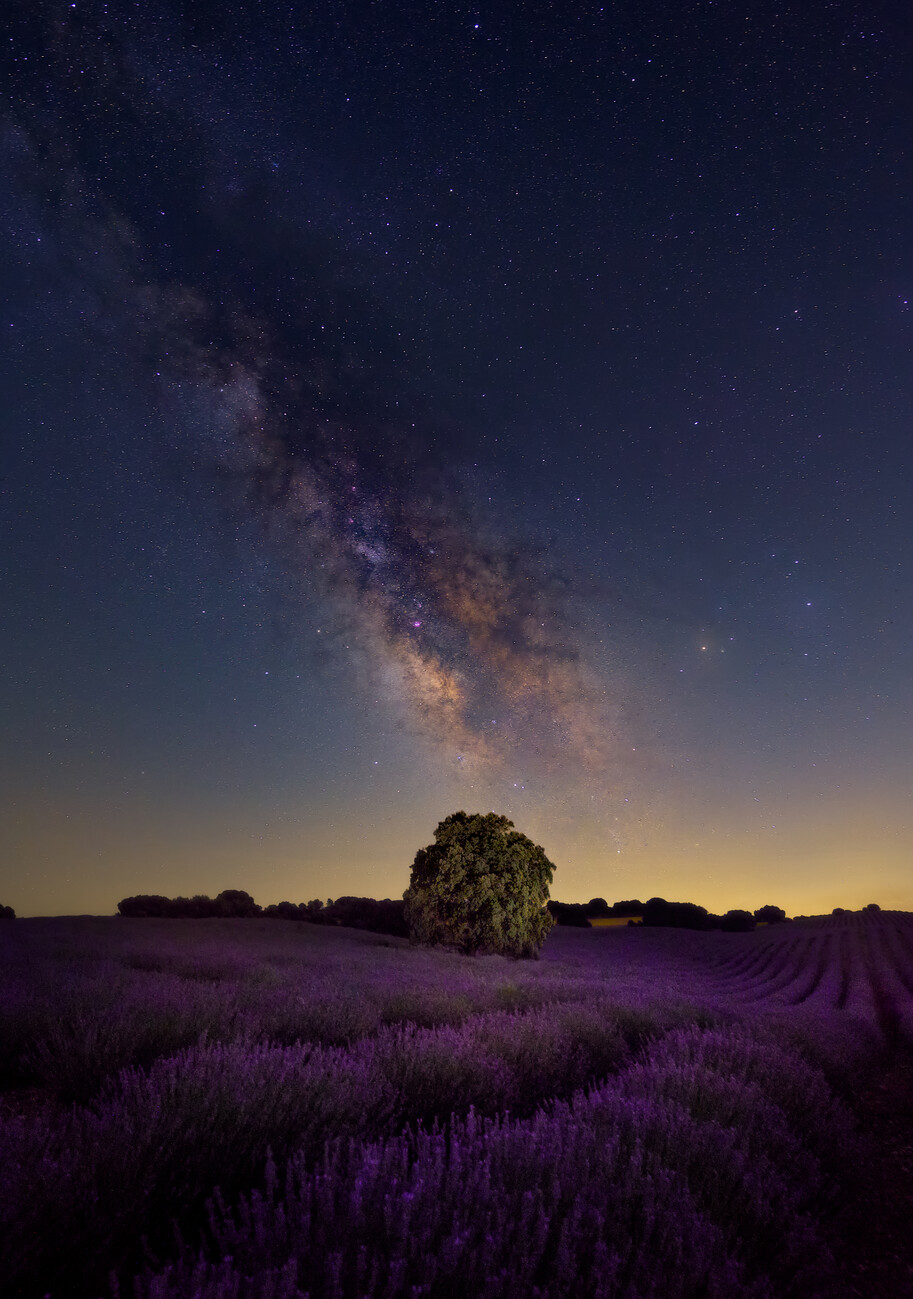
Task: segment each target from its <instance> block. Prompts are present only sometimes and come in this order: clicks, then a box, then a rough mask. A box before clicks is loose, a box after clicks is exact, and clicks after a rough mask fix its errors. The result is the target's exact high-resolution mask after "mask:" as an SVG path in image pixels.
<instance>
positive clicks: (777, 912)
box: [753, 904, 786, 925]
mask: <svg viewBox="0 0 913 1299" xmlns="http://www.w3.org/2000/svg"><path fill="white" fill-rule="evenodd" d="M753 915H754V918H755V923H756V924H759V925H760V924H767V925H782V924H783V922H784V921H785V920H786V912H785V911H784V910H783V908H782V907H774V906H771V905H770V904H768V905H767V906H766V907H758V909H757V911H755V912H753Z"/></svg>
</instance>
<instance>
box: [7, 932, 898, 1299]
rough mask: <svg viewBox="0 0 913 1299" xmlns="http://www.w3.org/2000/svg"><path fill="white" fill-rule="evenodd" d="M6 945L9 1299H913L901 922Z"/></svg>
mask: <svg viewBox="0 0 913 1299" xmlns="http://www.w3.org/2000/svg"><path fill="white" fill-rule="evenodd" d="M0 944H2V949H0V950H2V990H0V1088H2V1093H0V1238H2V1240H3V1241H4V1253H5V1255H6V1259H7V1264H6V1271H5V1282H6V1287H7V1289H6V1293H9V1294H11V1295H15V1296H22V1297H23V1299H33V1297H38V1296H43V1295H48V1294H50V1295H51V1296H53V1299H58V1297H59V1299H101V1297H102V1296H110V1295H111V1294H112V1293H115V1294H117V1293H119V1294H120V1295H122V1296H123V1297H124V1299H127V1296H134V1295H135V1296H136V1297H137V1299H191V1297H197V1296H198V1297H199V1299H216V1297H217V1296H218V1297H219V1299H222V1297H223V1296H225V1297H228V1296H238V1297H239V1299H268V1297H272V1299H295V1297H297V1296H303V1295H308V1296H310V1299H330V1297H331V1296H332V1297H334V1299H336V1297H339V1299H360V1297H361V1296H375V1295H376V1296H388V1297H389V1299H398V1297H399V1296H419V1295H422V1296H424V1295H428V1296H435V1297H440V1299H444V1297H445V1296H457V1295H461V1296H462V1295H465V1296H473V1297H476V1296H479V1297H481V1296H492V1297H494V1296H504V1297H505V1299H506V1297H507V1296H519V1295H530V1296H534V1295H536V1296H543V1297H545V1296H549V1297H550V1299H551V1297H552V1296H554V1297H556V1299H557V1297H558V1296H562V1297H564V1296H566V1297H567V1299H571V1296H606V1297H608V1296H619V1297H621V1296H624V1297H625V1299H627V1297H628V1296H631V1297H632V1299H634V1297H637V1299H640V1297H641V1296H643V1297H646V1296H656V1297H657V1299H659V1296H663V1299H679V1297H681V1299H684V1297H686V1296H687V1297H689V1299H698V1296H708V1297H712V1299H731V1297H732V1296H742V1295H747V1296H753V1297H754V1296H756V1297H757V1299H779V1297H780V1296H796V1297H797V1299H798V1296H832V1295H838V1296H839V1295H843V1294H846V1295H851V1294H852V1295H857V1294H858V1295H871V1296H884V1299H895V1296H904V1295H907V1294H911V1295H913V1273H911V1271H910V1255H909V1246H908V1241H907V1237H908V1230H907V1229H908V1228H909V1226H910V1225H911V1224H910V1221H909V1214H910V1210H911V1207H913V1203H911V1198H910V1195H911V1188H910V1177H909V1173H910V1169H909V1166H908V1161H909V1157H910V1147H909V1141H910V1137H909V1126H908V1124H909V1120H910V1118H911V1116H913V1106H911V1096H910V1080H911V1078H913V1070H911V1069H910V1064H909V1062H910V1059H911V1049H913V915H910V914H908V913H891V912H882V913H878V912H865V913H854V914H846V915H839V916H833V917H827V918H825V919H820V920H809V921H801V922H793V923H789V924H784V925H779V926H774V927H771V928H768V929H762V930H758V931H757V932H755V933H749V934H724V933H718V932H714V933H694V932H689V931H683V930H660V929H655V930H651V929H603V930H576V929H557V930H555V931H553V933H552V934H551V935H550V936H549V938H548V940H547V942H546V946H545V948H544V950H543V954H542V959H541V960H539V961H532V962H530V961H526V962H512V961H507V960H504V959H502V958H500V957H479V958H465V957H460V956H458V955H456V954H452V953H448V952H431V951H424V950H420V949H416V948H412V947H410V946H409V944H408V943H407V942H405V941H404V940H400V939H396V938H388V937H383V936H380V935H374V934H367V933H362V932H358V931H354V930H346V929H331V928H320V927H316V926H310V925H305V924H296V923H293V922H286V921H277V920H246V921H230V920H229V921H220V920H204V921H171V920H124V919H119V918H118V919H113V918H112V919H107V918H104V919H103V918H89V917H87V918H74V919H59V920H22V921H15V922H13V923H7V924H5V925H4V926H3V931H2V934H0ZM905 1143H906V1144H905Z"/></svg>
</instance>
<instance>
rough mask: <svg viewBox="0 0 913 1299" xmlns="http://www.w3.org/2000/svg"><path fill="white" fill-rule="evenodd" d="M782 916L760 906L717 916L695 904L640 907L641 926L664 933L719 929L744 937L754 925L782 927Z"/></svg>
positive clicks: (655, 901) (653, 901)
mask: <svg viewBox="0 0 913 1299" xmlns="http://www.w3.org/2000/svg"><path fill="white" fill-rule="evenodd" d="M785 920H786V912H785V911H784V910H783V908H782V907H775V906H770V905H768V906H764V907H759V908H758V909H757V911H740V910H738V909H737V908H734V909H733V910H731V911H727V912H726V913H725V914H724V915H721V916H717V915H714V914H713V913H712V912H710V911H708V910H707V908H706V907H700V906H698V905H697V903H695V902H667V901H666V899H665V898H650V900H649V902H647V903H646V904H645V906H644V911H643V923H644V925H645V926H652V927H655V928H665V929H722V930H723V932H724V933H730V934H743V933H748V932H750V931H751V930H752V929H754V928H755V926H756V925H758V924H765V925H775V924H782V923H783V922H784V921H785Z"/></svg>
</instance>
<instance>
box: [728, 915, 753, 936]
mask: <svg viewBox="0 0 913 1299" xmlns="http://www.w3.org/2000/svg"><path fill="white" fill-rule="evenodd" d="M754 927H755V918H754V916H753V915H752V914H751V912H750V911H727V912H726V914H725V916H722V917H721V918H720V928H721V929H722V930H724V932H725V933H727V934H747V933H750V932H751V930H752V929H754Z"/></svg>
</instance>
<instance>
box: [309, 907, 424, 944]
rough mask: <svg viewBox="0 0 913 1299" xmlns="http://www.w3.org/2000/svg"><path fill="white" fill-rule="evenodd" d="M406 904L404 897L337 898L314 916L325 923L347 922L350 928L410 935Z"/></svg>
mask: <svg viewBox="0 0 913 1299" xmlns="http://www.w3.org/2000/svg"><path fill="white" fill-rule="evenodd" d="M405 912H406V904H405V902H403V901H402V899H399V898H397V899H390V898H383V899H382V900H381V901H379V902H378V901H377V900H376V899H375V898H351V897H342V898H337V899H336V901H335V902H333V903H330V904H329V905H328V906H326V907H324V908H323V909H322V910H321V911H320V912H318V913H317V914H316V915H315V916H314V917H313V919H314V920H316V921H317V923H318V924H322V925H346V926H347V927H348V928H349V929H367V930H369V931H370V932H371V933H373V934H393V935H395V936H396V937H399V938H406V937H408V933H409V931H408V929H407V928H406V915H405Z"/></svg>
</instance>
